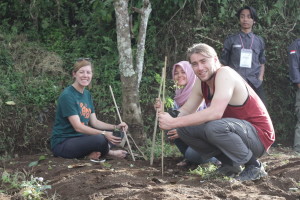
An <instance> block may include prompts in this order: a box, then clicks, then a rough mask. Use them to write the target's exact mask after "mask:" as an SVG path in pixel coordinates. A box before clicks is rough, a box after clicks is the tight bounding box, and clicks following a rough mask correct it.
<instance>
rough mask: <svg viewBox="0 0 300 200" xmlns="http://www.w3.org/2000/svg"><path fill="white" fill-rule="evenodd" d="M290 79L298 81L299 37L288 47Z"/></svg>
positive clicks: (299, 80) (299, 79)
mask: <svg viewBox="0 0 300 200" xmlns="http://www.w3.org/2000/svg"><path fill="white" fill-rule="evenodd" d="M288 58H289V71H290V79H291V81H292V82H293V83H300V38H299V39H297V40H295V41H294V42H293V43H292V44H291V45H290V46H289V47H288Z"/></svg>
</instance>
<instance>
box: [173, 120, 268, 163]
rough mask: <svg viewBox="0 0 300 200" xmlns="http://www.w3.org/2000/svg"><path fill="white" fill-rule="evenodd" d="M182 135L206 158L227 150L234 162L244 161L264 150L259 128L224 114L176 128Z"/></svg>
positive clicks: (184, 139)
mask: <svg viewBox="0 0 300 200" xmlns="http://www.w3.org/2000/svg"><path fill="white" fill-rule="evenodd" d="M177 131H178V133H179V136H180V138H181V139H182V140H183V141H184V142H185V143H186V144H188V145H189V146H190V147H192V148H193V149H194V150H196V151H198V152H199V153H200V155H201V156H202V158H203V159H204V160H206V159H209V158H211V157H214V156H217V155H220V154H221V153H223V154H225V155H226V156H227V157H228V158H230V159H231V160H232V162H233V165H243V164H245V163H247V162H248V161H249V159H250V158H251V157H252V155H254V157H256V158H259V157H261V156H262V155H263V154H264V153H265V149H264V146H263V144H262V143H261V141H260V139H259V137H258V135H257V131H256V129H255V128H254V127H253V126H252V125H251V123H249V122H248V121H245V120H239V119H235V118H223V119H220V120H214V121H210V122H207V123H205V124H201V125H198V126H188V127H182V128H178V129H177Z"/></svg>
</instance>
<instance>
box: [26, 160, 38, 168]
mask: <svg viewBox="0 0 300 200" xmlns="http://www.w3.org/2000/svg"><path fill="white" fill-rule="evenodd" d="M38 164H39V161H33V162H31V163H29V165H28V166H29V167H34V166H37V165H38Z"/></svg>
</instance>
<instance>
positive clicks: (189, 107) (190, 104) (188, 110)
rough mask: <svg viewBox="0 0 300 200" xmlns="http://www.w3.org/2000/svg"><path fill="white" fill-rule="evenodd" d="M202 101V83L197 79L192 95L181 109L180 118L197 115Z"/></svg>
mask: <svg viewBox="0 0 300 200" xmlns="http://www.w3.org/2000/svg"><path fill="white" fill-rule="evenodd" d="M202 101H203V95H202V91H201V81H200V80H199V79H198V78H197V79H196V82H195V84H194V87H193V89H192V92H191V95H190V96H189V98H188V100H187V101H186V102H185V104H184V105H183V106H181V108H180V109H179V111H180V113H179V116H184V115H188V114H192V113H195V112H196V111H197V109H198V108H199V105H200V104H201V102H202Z"/></svg>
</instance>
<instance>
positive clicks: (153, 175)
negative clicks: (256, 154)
mask: <svg viewBox="0 0 300 200" xmlns="http://www.w3.org/2000/svg"><path fill="white" fill-rule="evenodd" d="M269 153H270V155H266V156H264V157H262V158H261V159H260V160H261V161H262V162H263V163H264V164H266V171H267V172H268V174H269V176H267V177H264V178H263V179H261V180H256V181H246V182H238V181H235V180H232V179H231V180H226V179H224V178H211V179H203V178H202V177H200V176H199V175H195V174H191V173H189V172H190V170H191V169H194V168H195V167H196V166H189V167H185V168H182V167H177V166H176V163H177V162H178V161H179V160H180V158H164V171H163V176H162V170H161V160H157V161H154V164H153V165H152V166H150V164H149V161H145V160H142V159H137V160H136V161H132V159H131V157H128V158H126V159H125V160H114V159H109V158H107V160H106V162H105V164H99V163H93V162H91V161H89V160H84V159H83V160H75V159H74V160H72V159H62V158H56V157H53V156H51V155H46V159H45V160H42V161H40V163H39V164H38V165H37V166H34V167H29V166H28V165H29V163H31V162H32V161H36V160H38V159H39V156H41V155H45V154H38V155H27V156H22V157H19V158H15V159H11V160H8V161H5V162H4V161H3V162H2V163H1V165H0V170H1V172H3V171H4V170H5V171H7V172H9V173H15V172H17V171H19V172H20V171H21V172H23V173H25V174H27V175H29V174H32V175H34V176H36V177H43V178H44V179H45V180H46V181H48V185H51V186H52V189H50V190H47V191H48V192H47V196H48V197H47V198H49V199H50V197H52V198H51V199H66V200H68V199H72V200H77V199H78V200H83V199H94V200H96V199H97V200H100V199H101V200H102V199H147V200H148V199H172V200H173V199H232V200H238V199H247V200H248V199H272V200H278V199H289V200H293V199H295V200H296V199H300V189H299V188H300V156H299V155H297V154H295V153H294V152H292V151H291V150H290V149H289V148H271V150H270V152H269ZM72 165H73V166H74V165H75V166H76V165H82V166H81V167H79V166H78V167H74V168H69V167H68V166H72ZM13 192H14V191H11V194H10V196H11V198H12V199H18V195H17V194H16V193H17V192H18V191H15V194H13ZM1 196H2V198H4V196H5V195H3V194H2V195H0V199H1Z"/></svg>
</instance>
